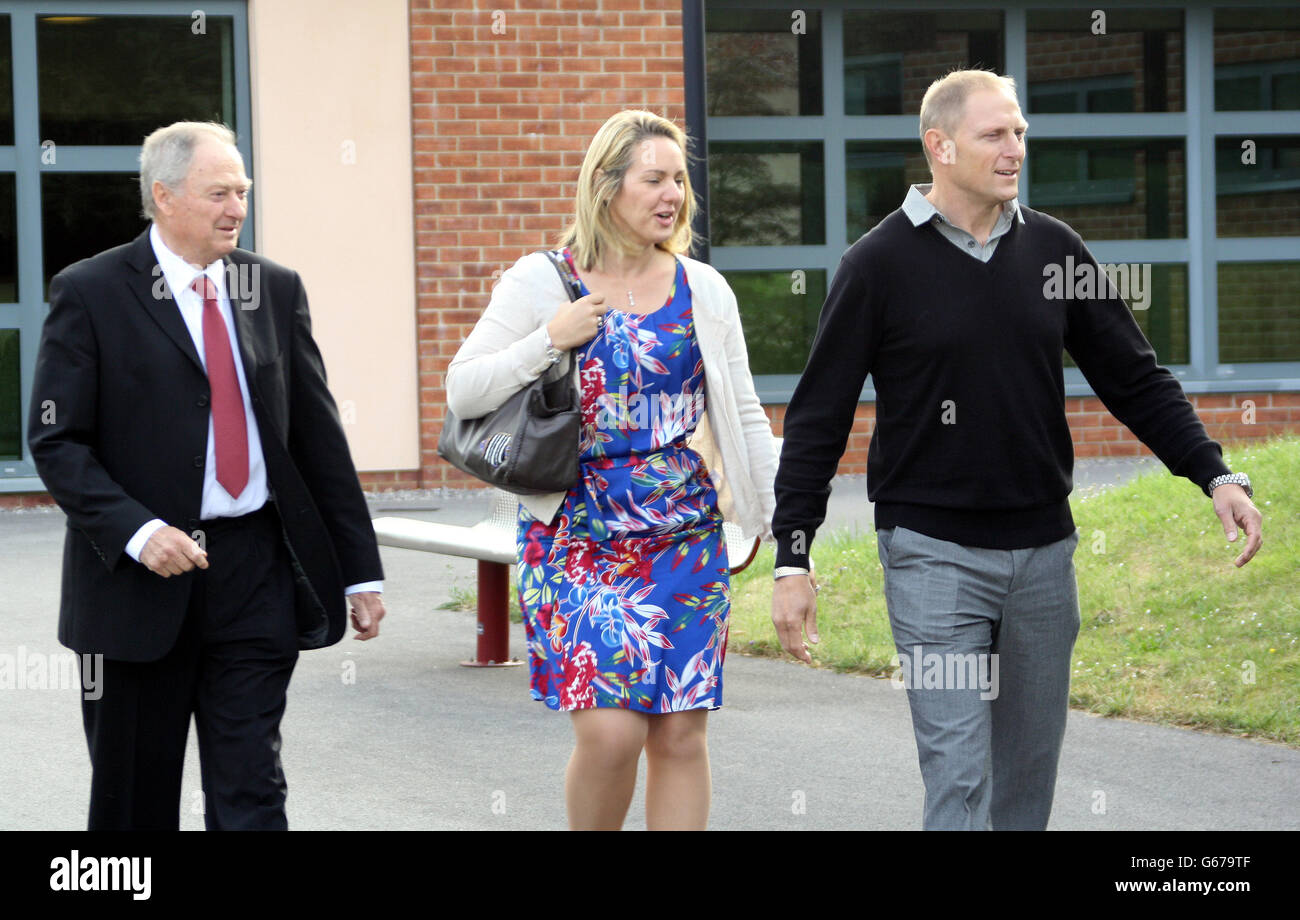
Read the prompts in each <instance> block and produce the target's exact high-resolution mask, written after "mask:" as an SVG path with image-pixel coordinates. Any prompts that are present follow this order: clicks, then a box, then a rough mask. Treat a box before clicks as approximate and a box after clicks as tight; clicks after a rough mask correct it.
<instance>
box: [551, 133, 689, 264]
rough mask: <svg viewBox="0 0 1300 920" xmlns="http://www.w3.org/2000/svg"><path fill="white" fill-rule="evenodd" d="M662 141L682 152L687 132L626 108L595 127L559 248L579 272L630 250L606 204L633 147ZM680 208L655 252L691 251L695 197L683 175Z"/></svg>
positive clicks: (624, 171) (619, 183)
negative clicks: (614, 253) (613, 253)
mask: <svg viewBox="0 0 1300 920" xmlns="http://www.w3.org/2000/svg"><path fill="white" fill-rule="evenodd" d="M656 137H666V138H668V139H669V140H671V141H672V142H673V143H675V144H676V145H677V146H678V147H679V148H680V149H681V151H682V156H683V157H687V156H689V154H688V152H687V139H686V132H684V131H683V130H682V129H681V128H679V127H677V125H675V124H673V123H672V122H671V121H669V120H668V119H667V118H661V117H660V116H658V115H656V114H654V113H653V112H646V111H641V110H638V109H625V110H624V111H622V112H619V113H617V114H615V115H611V116H610V117H609V119H608V120H607V121H606V122H605V123H604V124H603V125H601V126H600V130H599V131H597V132H596V136H595V137H593V138H592V139H591V145H590V146H589V147H588V148H587V155H586V156H585V157H584V158H583V160H582V169H581V170H580V171H579V172H578V195H577V200H576V201H575V203H574V215H573V222H572V223H571V224H570V225H569V227H568V229H566V230H565V231H564V235H563V236H562V237H561V238H560V245H561V246H568V247H569V249H570V250H571V251H572V252H573V257H574V261H576V262H577V264H578V267H579V268H580V269H584V270H585V269H590V268H592V267H593V266H595V265H596V264H597V263H598V262H600V261H601V259H602V258H603V257H604V256H605V254H606V253H607V252H608V251H609V249H610V248H615V249H619V250H622V251H624V252H629V251H631V250H632V248H633V247H632V246H631V244H630V243H629V241H628V239H627V234H626V233H624V232H623V230H622V229H621V228H620V227H619V226H618V224H617V223H616V222H615V221H614V218H613V215H611V214H610V212H609V207H608V205H609V202H610V201H611V200H612V199H613V198H614V196H615V195H616V194H617V193H618V190H619V189H620V188H621V187H622V185H623V179H624V177H625V176H626V175H627V171H628V168H629V167H630V166H631V165H632V159H633V157H634V156H635V155H636V149H637V148H638V147H639V146H640V144H641V143H642V142H643V141H646V140H649V139H653V138H656ZM682 191H683V199H682V204H681V207H679V208H678V209H677V221H676V223H675V224H674V225H673V235H672V236H670V237H669V238H668V239H667V240H665V241H664V242H663V243H660V244H659V248H660V249H663V250H664V251H666V252H670V253H672V254H674V255H677V254H679V253H685V252H688V251H689V250H690V248H691V222H692V221H693V220H694V219H695V193H694V192H693V191H691V177H690V175H689V174H687V176H686V181H685V184H684V186H683V189H682Z"/></svg>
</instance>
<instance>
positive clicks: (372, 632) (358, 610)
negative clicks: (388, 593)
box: [348, 591, 384, 641]
mask: <svg viewBox="0 0 1300 920" xmlns="http://www.w3.org/2000/svg"><path fill="white" fill-rule="evenodd" d="M348 603H350V604H351V605H352V628H353V629H355V630H356V631H357V634H356V635H355V636H353V637H352V638H353V639H361V640H363V641H364V640H366V639H373V638H374V637H375V636H377V635H379V621H380V620H382V619H383V618H384V597H383V595H382V594H380V593H379V592H378V591H358V592H357V593H356V594H349V595H348Z"/></svg>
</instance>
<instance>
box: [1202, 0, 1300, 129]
mask: <svg viewBox="0 0 1300 920" xmlns="http://www.w3.org/2000/svg"><path fill="white" fill-rule="evenodd" d="M1214 107H1215V108H1216V109H1218V110H1219V111H1220V112H1232V111H1275V110H1277V109H1300V7H1296V6H1290V7H1284V8H1280V7H1271V8H1270V7H1263V8H1254V9H1250V8H1247V9H1231V10H1226V9H1223V10H1215V11H1214Z"/></svg>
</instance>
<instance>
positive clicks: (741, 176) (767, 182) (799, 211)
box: [709, 141, 826, 246]
mask: <svg viewBox="0 0 1300 920" xmlns="http://www.w3.org/2000/svg"><path fill="white" fill-rule="evenodd" d="M824 171H825V164H824V158H823V154H822V145H821V142H820V141H808V142H800V143H777V142H767V141H762V142H758V143H751V142H737V141H719V142H717V143H710V144H709V209H710V214H709V239H710V242H711V243H712V244H713V245H714V246H797V245H807V246H815V245H820V244H822V243H825V242H826V206H825V192H824V188H825V181H824Z"/></svg>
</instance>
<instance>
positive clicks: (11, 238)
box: [0, 173, 18, 303]
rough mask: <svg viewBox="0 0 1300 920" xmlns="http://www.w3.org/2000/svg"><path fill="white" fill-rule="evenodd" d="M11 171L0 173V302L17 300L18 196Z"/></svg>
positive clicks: (15, 301)
mask: <svg viewBox="0 0 1300 920" xmlns="http://www.w3.org/2000/svg"><path fill="white" fill-rule="evenodd" d="M16 187H17V186H16V180H15V178H14V174H13V173H0V303H17V302H18V198H17V194H16Z"/></svg>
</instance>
